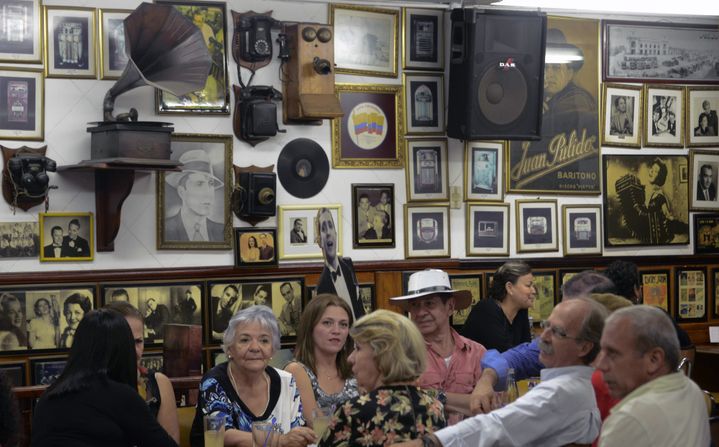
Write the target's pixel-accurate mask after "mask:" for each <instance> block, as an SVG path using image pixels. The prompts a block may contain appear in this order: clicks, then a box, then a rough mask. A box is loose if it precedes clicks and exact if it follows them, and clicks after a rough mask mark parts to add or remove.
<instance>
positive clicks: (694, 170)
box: [689, 150, 719, 211]
mask: <svg viewBox="0 0 719 447" xmlns="http://www.w3.org/2000/svg"><path fill="white" fill-rule="evenodd" d="M718 181H719V152H716V151H699V150H691V151H689V184H690V185H691V189H690V192H689V194H690V199H689V208H690V209H691V210H692V211H719V197H718V196H717V184H719V183H717V182H718Z"/></svg>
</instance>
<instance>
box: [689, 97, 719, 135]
mask: <svg viewBox="0 0 719 447" xmlns="http://www.w3.org/2000/svg"><path fill="white" fill-rule="evenodd" d="M718 107H719V87H687V104H686V110H687V114H686V128H687V146H689V147H703V146H704V147H705V146H719V134H717V132H719V130H718V129H719V127H718V126H719V120H718V119H717V108H718Z"/></svg>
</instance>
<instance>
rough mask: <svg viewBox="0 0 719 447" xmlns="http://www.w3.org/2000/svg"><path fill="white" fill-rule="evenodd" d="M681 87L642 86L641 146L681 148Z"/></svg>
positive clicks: (684, 91) (682, 139) (682, 134)
mask: <svg viewBox="0 0 719 447" xmlns="http://www.w3.org/2000/svg"><path fill="white" fill-rule="evenodd" d="M685 93H686V88H685V87H679V86H675V85H659V84H656V85H650V84H648V85H645V86H644V106H643V107H644V116H645V117H646V119H645V121H644V124H643V125H642V133H643V136H644V146H647V147H684V134H685V130H684V129H685V127H684V114H685V111H684V102H685Z"/></svg>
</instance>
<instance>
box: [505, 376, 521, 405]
mask: <svg viewBox="0 0 719 447" xmlns="http://www.w3.org/2000/svg"><path fill="white" fill-rule="evenodd" d="M518 397H519V388H518V387H517V380H516V379H515V377H514V368H509V371H507V389H506V391H505V393H504V402H503V403H504V405H507V404H511V403H512V402H514V401H515V400H517V398H518Z"/></svg>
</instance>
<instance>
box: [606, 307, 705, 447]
mask: <svg viewBox="0 0 719 447" xmlns="http://www.w3.org/2000/svg"><path fill="white" fill-rule="evenodd" d="M601 348H602V350H601V353H600V355H599V356H598V358H597V363H596V366H597V369H599V370H600V371H601V372H602V373H603V374H604V380H605V382H606V383H607V386H608V387H609V392H610V394H611V395H612V397H615V398H620V399H622V400H621V401H620V402H619V403H618V404H617V405H616V406H615V407H614V408H612V410H611V414H610V416H609V418H607V420H606V421H605V422H604V426H603V427H602V435H601V437H600V438H599V446H600V447H611V446H632V447H642V446H647V447H648V446H676V445H692V446H706V445H709V441H710V438H709V419H708V416H707V410H706V405H705V402H704V396H703V394H702V391H701V390H700V389H699V387H698V386H697V385H696V384H695V383H694V382H692V381H691V379H689V378H688V377H686V376H685V375H684V374H683V373H681V372H677V366H678V365H679V340H678V338H677V336H676V332H675V331H674V325H673V324H672V321H671V319H670V318H669V317H668V316H667V315H666V314H665V313H664V312H663V311H662V310H660V309H658V308H655V307H651V306H644V305H639V306H632V307H627V308H624V309H620V310H618V311H616V312H614V313H613V314H612V315H611V316H610V317H609V318H608V319H607V321H606V325H605V330H604V333H603V334H602V339H601Z"/></svg>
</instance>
